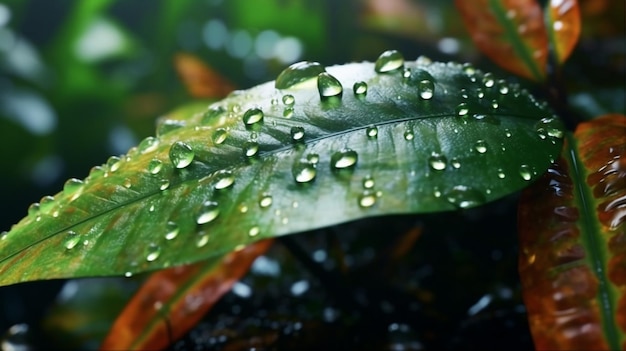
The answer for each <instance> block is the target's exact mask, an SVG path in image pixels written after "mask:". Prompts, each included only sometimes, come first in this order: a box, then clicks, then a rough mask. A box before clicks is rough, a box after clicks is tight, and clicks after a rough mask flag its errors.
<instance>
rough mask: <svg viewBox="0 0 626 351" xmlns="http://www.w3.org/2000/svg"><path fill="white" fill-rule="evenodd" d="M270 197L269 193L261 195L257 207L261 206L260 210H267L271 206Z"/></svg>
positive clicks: (271, 200)
mask: <svg viewBox="0 0 626 351" xmlns="http://www.w3.org/2000/svg"><path fill="white" fill-rule="evenodd" d="M272 202H273V199H272V195H270V194H269V193H263V194H262V195H261V197H260V198H259V206H261V207H262V208H267V207H270V206H272Z"/></svg>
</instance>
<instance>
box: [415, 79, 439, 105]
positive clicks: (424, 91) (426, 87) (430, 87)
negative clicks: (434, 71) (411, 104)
mask: <svg viewBox="0 0 626 351" xmlns="http://www.w3.org/2000/svg"><path fill="white" fill-rule="evenodd" d="M418 90H419V94H420V98H422V99H423V100H430V99H432V97H433V95H434V94H435V83H433V81H432V80H430V79H423V80H421V81H420V82H419V84H418Z"/></svg>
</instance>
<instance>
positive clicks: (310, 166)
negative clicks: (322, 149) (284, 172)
mask: <svg viewBox="0 0 626 351" xmlns="http://www.w3.org/2000/svg"><path fill="white" fill-rule="evenodd" d="M291 172H292V174H293V179H294V180H295V181H296V182H298V183H308V182H311V181H312V180H313V179H315V176H316V175H317V169H316V166H315V163H313V162H309V161H308V160H306V159H304V160H299V161H297V162H296V163H295V164H294V165H293V168H292V170H291Z"/></svg>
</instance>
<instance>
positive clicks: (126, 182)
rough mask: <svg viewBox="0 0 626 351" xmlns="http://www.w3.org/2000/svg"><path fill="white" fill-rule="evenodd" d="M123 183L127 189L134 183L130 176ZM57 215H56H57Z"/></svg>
mask: <svg viewBox="0 0 626 351" xmlns="http://www.w3.org/2000/svg"><path fill="white" fill-rule="evenodd" d="M122 185H124V188H126V189H130V187H131V186H132V185H133V183H132V181H131V180H130V178H125V179H124V183H122ZM55 217H56V216H55Z"/></svg>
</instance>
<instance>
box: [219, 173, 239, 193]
mask: <svg viewBox="0 0 626 351" xmlns="http://www.w3.org/2000/svg"><path fill="white" fill-rule="evenodd" d="M215 179H216V181H215V189H217V190H220V189H226V188H228V187H229V186H231V185H233V183H234V182H235V176H234V175H233V172H231V171H227V170H221V171H218V172H217V173H216V174H215Z"/></svg>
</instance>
